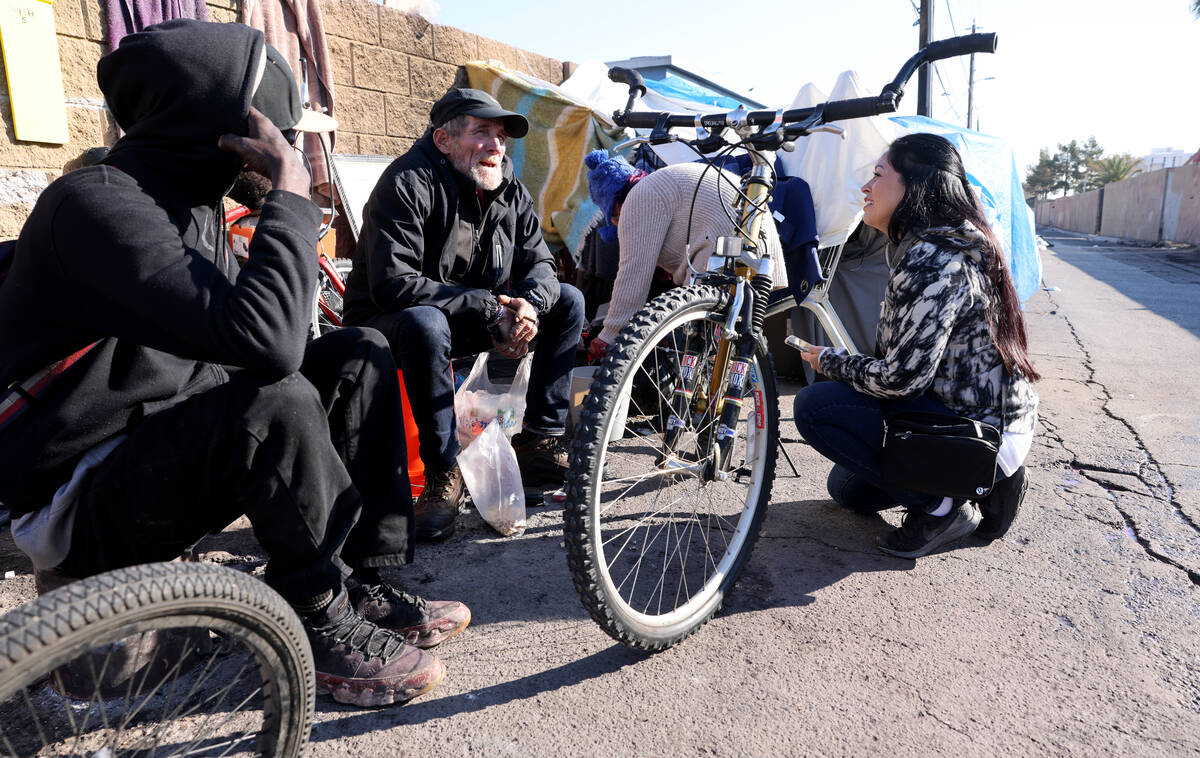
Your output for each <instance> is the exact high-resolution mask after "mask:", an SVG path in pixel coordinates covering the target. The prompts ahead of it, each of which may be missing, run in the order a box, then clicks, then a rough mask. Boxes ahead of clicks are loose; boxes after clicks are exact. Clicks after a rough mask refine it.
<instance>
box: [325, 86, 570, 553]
mask: <svg viewBox="0 0 1200 758" xmlns="http://www.w3.org/2000/svg"><path fill="white" fill-rule="evenodd" d="M429 118H430V126H429V129H428V130H427V132H426V134H425V136H423V137H422V138H421V139H420V140H418V141H417V142H416V144H414V145H413V146H412V148H411V149H410V150H409V151H408V152H407V153H405V154H404V155H402V156H400V157H399V158H397V159H396V160H395V161H393V162H392V164H391V165H390V166H389V167H388V168H387V169H386V170H385V171H384V173H383V175H382V176H381V177H380V179H379V182H378V183H377V184H376V185H375V189H374V191H372V193H371V197H370V199H369V200H368V201H367V205H366V208H365V210H364V212H363V230H362V235H361V237H360V238H359V240H358V247H357V248H356V250H355V252H354V268H353V270H352V271H351V273H350V276H349V279H348V280H347V283H346V296H345V313H344V322H345V323H347V324H359V325H363V326H371V327H374V328H376V329H378V330H379V331H381V332H383V333H384V335H386V336H387V339H388V342H389V343H390V344H391V346H392V353H393V355H394V356H395V358H396V364H397V366H399V367H400V369H401V370H402V371H403V373H404V384H405V388H406V390H407V392H408V396H409V398H411V400H412V410H413V417H414V418H415V420H416V422H417V431H418V434H419V438H420V453H421V460H422V462H423V463H424V465H425V472H426V479H425V490H424V492H423V493H422V494H421V496H420V498H418V500H417V503H416V509H415V510H416V523H417V538H418V539H441V538H444V537H446V536H448V535H450V534H451V533H452V532H453V530H454V519H455V516H456V514H457V512H458V506H459V502H460V500H461V498H462V493H463V486H462V475H461V473H460V472H459V469H458V464H457V462H456V457H457V455H458V453H459V451H460V448H459V443H458V437H457V434H456V427H455V418H454V380H453V375H452V373H451V370H450V359H451V358H453V357H459V356H467V355H471V354H473V353H479V352H482V351H485V350H496V351H498V352H499V353H500V354H501V355H505V356H509V357H512V358H519V357H521V356H524V355H525V354H526V353H527V352H528V351H529V350H533V357H532V365H531V371H530V377H529V390H528V393H527V395H526V410H525V419H524V423H523V430H522V431H521V432H520V433H518V434H517V435H516V436H515V437H514V438H513V446H514V448H515V449H516V453H517V460H518V462H519V464H520V467H521V477H522V482H523V484H524V485H525V487H526V489H540V488H552V487H558V486H561V485H562V482H563V479H564V477H565V476H566V469H567V451H566V448H565V445H564V444H563V435H564V434H565V431H566V420H567V410H568V400H567V395H568V390H569V386H570V372H571V368H572V367H573V366H574V362H575V350H576V347H577V345H578V344H579V337H580V332H581V331H582V328H583V296H582V295H581V294H580V293H579V291H578V290H577V289H575V288H574V287H572V286H570V285H568V284H560V283H559V281H558V277H557V266H556V265H555V261H554V258H553V256H552V255H551V254H550V251H549V250H548V249H547V247H546V243H545V242H544V241H543V240H542V232H541V224H540V222H539V221H538V218H537V215H536V214H535V213H534V209H533V199H532V198H531V197H530V194H529V191H528V190H527V189H526V188H525V186H524V185H522V184H521V182H519V181H518V180H517V179H516V178H515V177H514V176H513V169H512V162H511V161H510V160H509V159H508V158H507V157H506V156H505V147H506V146H505V140H506V139H519V138H521V137H524V136H525V134H526V133H527V132H528V131H529V123H528V122H527V121H526V120H525V117H524V116H522V115H520V114H517V113H513V112H511V111H507V110H504V109H503V108H501V107H500V104H499V103H497V102H496V100H495V99H493V98H492V97H491V96H490V95H488V94H487V93H485V92H481V91H479V90H475V89H452V90H450V91H449V92H448V93H446V95H444V96H443V97H442V98H441V99H440V100H438V101H437V102H436V103H434V105H433V108H432V109H431V111H430V114H429ZM535 338H536V339H537V344H536V345H531V343H532V342H533V340H534V339H535ZM535 347H536V349H534V348H535Z"/></svg>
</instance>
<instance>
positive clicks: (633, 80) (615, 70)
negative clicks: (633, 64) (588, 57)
mask: <svg viewBox="0 0 1200 758" xmlns="http://www.w3.org/2000/svg"><path fill="white" fill-rule="evenodd" d="M608 78H609V80H610V81H614V82H616V83H617V84H624V85H627V86H628V87H629V89H630V90H631V91H632V90H635V89H639V90H641V91H642V94H643V95H644V94H646V82H645V80H644V79H642V75H641V74H640V73H638V72H637V71H634V70H633V69H630V68H622V67H621V66H613V67H612V68H610V69H609V70H608ZM651 126H653V124H651Z"/></svg>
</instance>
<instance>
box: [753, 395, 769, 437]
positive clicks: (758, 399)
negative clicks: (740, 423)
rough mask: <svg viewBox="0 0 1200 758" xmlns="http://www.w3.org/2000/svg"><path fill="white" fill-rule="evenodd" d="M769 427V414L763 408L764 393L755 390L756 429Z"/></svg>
mask: <svg viewBox="0 0 1200 758" xmlns="http://www.w3.org/2000/svg"><path fill="white" fill-rule="evenodd" d="M766 426H767V414H766V413H765V410H764V408H763V391H762V390H760V389H756V390H754V428H755V429H764V428H766Z"/></svg>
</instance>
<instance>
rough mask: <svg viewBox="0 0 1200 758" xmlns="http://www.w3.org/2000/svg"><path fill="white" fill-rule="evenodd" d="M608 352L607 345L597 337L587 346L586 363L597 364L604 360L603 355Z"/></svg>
mask: <svg viewBox="0 0 1200 758" xmlns="http://www.w3.org/2000/svg"><path fill="white" fill-rule="evenodd" d="M607 352H608V343H607V342H605V341H604V340H602V339H600V338H599V337H597V338H596V339H594V340H592V342H591V344H589V345H588V361H589V362H591V363H599V362H600V361H602V360H604V354H605V353H607Z"/></svg>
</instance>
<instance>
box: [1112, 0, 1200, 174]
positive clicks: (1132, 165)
mask: <svg viewBox="0 0 1200 758" xmlns="http://www.w3.org/2000/svg"><path fill="white" fill-rule="evenodd" d="M1194 2H1197V3H1200V0H1194ZM1140 162H1141V161H1140V160H1139V159H1138V158H1135V157H1133V156H1132V155H1130V154H1129V153H1121V154H1120V155H1110V156H1108V157H1107V158H1101V159H1100V160H1098V161H1094V162H1093V163H1092V169H1093V170H1094V171H1095V172H1096V176H1095V183H1096V186H1097V187H1103V186H1104V185H1106V184H1113V183H1115V182H1119V181H1123V180H1125V179H1128V178H1129V177H1131V176H1133V175H1135V174H1138V173H1140V172H1139V171H1138V164H1139V163H1140Z"/></svg>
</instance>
